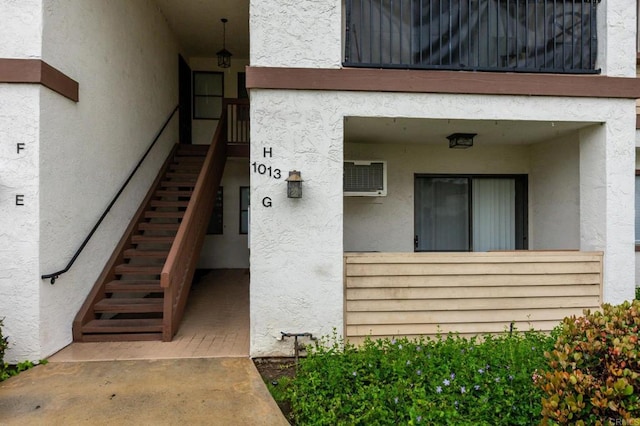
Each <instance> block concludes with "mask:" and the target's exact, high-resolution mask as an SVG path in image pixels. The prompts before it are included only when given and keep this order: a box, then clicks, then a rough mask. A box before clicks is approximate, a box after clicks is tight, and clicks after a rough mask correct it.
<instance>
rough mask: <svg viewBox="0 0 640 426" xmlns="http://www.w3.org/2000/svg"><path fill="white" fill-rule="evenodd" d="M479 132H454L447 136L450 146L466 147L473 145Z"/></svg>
mask: <svg viewBox="0 0 640 426" xmlns="http://www.w3.org/2000/svg"><path fill="white" fill-rule="evenodd" d="M476 135H477V133H453V134H451V135H449V136H447V139H449V148H456V149H466V148H471V147H472V146H473V138H474V137H475V136H476Z"/></svg>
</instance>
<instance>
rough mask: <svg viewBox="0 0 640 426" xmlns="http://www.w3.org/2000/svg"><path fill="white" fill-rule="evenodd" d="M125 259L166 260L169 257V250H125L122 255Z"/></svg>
mask: <svg viewBox="0 0 640 426" xmlns="http://www.w3.org/2000/svg"><path fill="white" fill-rule="evenodd" d="M123 255H124V258H125V259H132V258H134V257H135V258H139V257H146V258H156V259H166V258H167V256H168V255H169V250H138V249H127V250H125V251H124V253H123Z"/></svg>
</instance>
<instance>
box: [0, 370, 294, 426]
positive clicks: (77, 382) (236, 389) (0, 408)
mask: <svg viewBox="0 0 640 426" xmlns="http://www.w3.org/2000/svg"><path fill="white" fill-rule="evenodd" d="M0 425H3V426H4V425H21V426H22V425H47V426H48V425H65V426H66V425H269V426H271V425H274V426H277V425H283V426H285V425H288V422H287V421H286V420H285V418H284V416H283V415H282V413H281V412H280V410H279V409H278V406H277V405H276V403H275V402H274V401H273V399H272V398H271V395H270V394H269V391H268V390H267V388H266V386H265V385H264V383H263V382H262V379H261V377H260V374H259V373H258V371H257V370H256V368H255V366H254V365H253V362H252V361H251V360H250V359H249V358H209V359H174V360H166V359H165V360H147V361H141V360H137V361H110V362H103V361H99V362H73V363H67V362H59V363H49V364H46V365H41V366H38V367H35V368H33V369H31V370H29V371H26V372H23V373H21V374H19V375H18V376H16V377H13V378H11V379H9V380H7V381H5V382H2V383H0Z"/></svg>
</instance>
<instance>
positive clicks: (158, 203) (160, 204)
mask: <svg viewBox="0 0 640 426" xmlns="http://www.w3.org/2000/svg"><path fill="white" fill-rule="evenodd" d="M188 205H189V201H187V200H185V201H164V200H151V206H152V207H187V206H188Z"/></svg>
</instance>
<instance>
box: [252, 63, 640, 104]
mask: <svg viewBox="0 0 640 426" xmlns="http://www.w3.org/2000/svg"><path fill="white" fill-rule="evenodd" d="M246 71H247V88H249V89H282V90H342V91H363V92H408V93H450V94H477V95H523V96H561V97H562V96H564V97H590V98H626V99H638V98H640V78H626V77H607V76H602V75H567V74H530V73H494V72H473V71H416V70H391V69H362V68H339V69H322V68H315V69H314V68H271V67H247V69H246Z"/></svg>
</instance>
